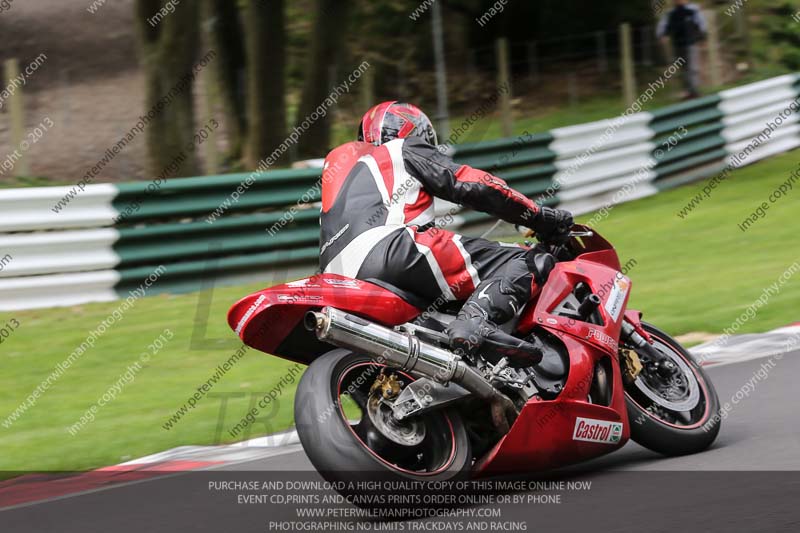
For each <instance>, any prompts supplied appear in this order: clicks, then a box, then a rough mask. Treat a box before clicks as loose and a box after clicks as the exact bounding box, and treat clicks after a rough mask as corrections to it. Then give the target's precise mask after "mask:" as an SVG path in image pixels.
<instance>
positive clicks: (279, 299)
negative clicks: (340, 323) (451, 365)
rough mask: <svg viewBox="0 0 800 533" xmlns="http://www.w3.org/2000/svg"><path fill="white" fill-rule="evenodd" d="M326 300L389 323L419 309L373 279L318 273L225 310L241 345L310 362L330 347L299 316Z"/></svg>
mask: <svg viewBox="0 0 800 533" xmlns="http://www.w3.org/2000/svg"><path fill="white" fill-rule="evenodd" d="M325 306H331V307H335V308H336V309H340V310H342V311H347V312H349V313H352V314H354V315H357V316H360V317H362V318H364V319H367V320H371V321H373V322H376V323H378V324H381V325H384V326H387V327H394V326H398V325H400V324H404V323H406V322H409V321H411V320H413V319H414V318H416V317H417V316H418V315H419V314H420V310H419V309H417V308H416V307H414V306H413V305H411V304H409V303H408V302H406V301H405V300H403V299H402V298H401V297H400V296H397V295H396V294H394V293H392V292H391V291H389V290H387V289H384V288H383V287H379V286H377V285H374V284H372V283H369V282H366V281H361V280H357V279H352V278H348V277H345V276H340V275H337V274H318V275H315V276H312V277H309V278H304V279H301V280H297V281H292V282H290V283H285V284H283V285H276V286H274V287H270V288H268V289H264V290H262V291H259V292H256V293H253V294H250V295H248V296H245V297H244V298H242V299H241V300H239V301H238V302H236V303H235V304H234V305H233V307H231V309H230V311H228V324H229V325H230V327H231V329H233V330H234V331H235V332H236V334H237V335H239V338H241V339H242V342H244V343H245V344H246V345H248V346H250V347H252V348H255V349H256V350H260V351H262V352H265V353H268V354H273V355H276V356H278V357H282V358H284V359H289V360H291V361H296V362H298V363H304V364H310V363H311V361H313V360H314V359H315V358H316V357H318V356H319V355H322V354H324V353H326V352H328V351H330V350H331V346H330V345H329V344H327V343H323V342H320V341H319V340H317V338H316V336H314V335H313V334H311V333H309V332H308V331H306V330H305V327H304V325H303V318H304V317H305V315H306V313H307V312H308V311H311V310H315V309H321V308H322V307H325Z"/></svg>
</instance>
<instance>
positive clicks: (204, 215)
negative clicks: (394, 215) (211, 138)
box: [0, 75, 800, 310]
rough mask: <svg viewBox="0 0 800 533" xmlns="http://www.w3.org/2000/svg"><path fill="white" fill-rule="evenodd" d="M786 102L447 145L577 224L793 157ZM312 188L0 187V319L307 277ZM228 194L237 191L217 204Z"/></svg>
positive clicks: (715, 106)
mask: <svg viewBox="0 0 800 533" xmlns="http://www.w3.org/2000/svg"><path fill="white" fill-rule="evenodd" d="M799 98H800V76H797V75H787V76H780V77H777V78H772V79H768V80H764V81H761V82H758V83H753V84H750V85H745V86H742V87H737V88H735V89H730V90H727V91H723V92H721V93H719V94H715V95H710V96H706V97H703V98H700V99H698V100H693V101H690V102H686V103H681V104H676V105H673V106H669V107H666V108H663V109H659V110H656V111H653V112H642V113H630V114H627V115H624V116H621V117H617V118H615V119H609V120H603V121H599V122H593V123H589V124H581V125H577V126H570V127H566V128H558V129H555V130H552V131H550V132H546V133H540V134H535V135H523V136H520V137H517V138H512V139H500V140H495V141H488V142H482V143H474V144H469V145H458V146H456V147H455V149H454V155H455V158H456V160H457V161H459V162H462V163H466V164H470V165H472V166H475V167H477V168H482V169H485V170H487V171H491V172H494V173H496V174H497V175H499V176H501V177H503V178H504V179H506V180H507V181H508V182H509V184H511V185H512V186H513V187H515V188H516V189H518V190H520V191H521V192H523V193H525V194H527V195H528V196H530V197H531V198H535V199H539V201H541V202H542V203H546V204H548V205H560V206H562V207H565V208H567V209H570V210H572V211H574V212H575V213H577V214H581V213H586V212H589V211H593V210H597V209H600V208H602V207H605V206H607V205H609V204H613V203H618V202H622V201H629V200H633V199H636V198H640V197H643V196H648V195H652V194H656V193H658V191H660V190H663V189H667V188H671V187H675V186H678V185H681V184H684V183H688V182H691V181H695V180H698V179H704V178H709V177H711V176H714V175H715V174H717V173H720V172H722V171H724V170H725V169H731V168H736V167H739V166H742V165H746V164H750V163H753V162H755V161H758V160H761V159H763V158H765V157H769V156H771V155H774V154H778V153H783V152H786V151H789V150H793V149H795V148H797V147H798V146H800V123H799V121H798V117H800V115H798V113H797V112H796V110H797V107H798V99H799ZM787 110H788V111H787ZM318 181H319V170H317V169H308V170H279V171H271V172H266V173H261V174H258V175H253V176H251V175H248V174H232V175H225V176H206V177H197V178H185V179H173V180H169V181H168V182H163V183H160V184H158V185H156V182H151V183H146V182H145V183H141V182H140V183H126V184H120V185H110V184H97V185H87V186H85V187H83V189H82V190H79V189H78V188H77V187H45V188H28V189H10V190H0V260H2V263H0V264H1V265H2V266H1V267H0V310H13V309H24V308H36V307H49V306H63V305H75V304H81V303H86V302H93V301H108V300H113V299H116V298H120V297H124V296H126V295H127V293H128V291H129V290H131V289H133V288H135V287H138V286H139V285H140V284H141V282H142V280H143V279H145V278H146V277H147V276H149V275H150V274H151V273H152V272H153V271H154V270H155V269H156V268H158V267H159V266H160V265H163V266H164V267H165V270H164V272H163V273H162V274H161V276H160V277H159V280H158V282H157V283H156V284H154V285H153V286H152V287H151V290H150V291H149V292H150V293H153V292H165V291H166V292H179V291H191V290H197V289H199V288H200V287H202V286H203V283H204V282H206V281H207V280H209V279H211V278H213V279H214V280H216V282H224V283H228V282H237V281H241V280H245V279H253V278H258V277H260V276H267V275H270V276H271V277H267V278H264V279H265V280H270V279H272V280H276V279H278V278H289V277H293V276H295V275H298V274H299V273H301V272H309V271H312V270H313V269H314V268H315V266H316V261H317V257H318V249H317V247H318V240H319V223H318V215H319V209H318V202H319V186H318ZM242 183H249V185H248V187H247V191H246V192H244V193H243V194H241V195H234V196H238V198H237V199H236V201H231V199H232V197H233V196H232V195H233V193H234V192H235V191H236V190H237V188H240V190H241V184H242ZM68 197H69V201H66V200H65V199H66V198H68ZM301 199H302V200H303V201H302V202H301V203H299V200H301ZM226 201H227V204H226ZM59 202H61V204H62V205H60V207H58V206H59ZM65 203H66V206H64V205H63V204H65ZM221 205H226V207H225V209H224V210H223V211H224V212H220V211H217V210H218V208H219V206H221ZM215 211H217V214H218V215H219V216H213V217H211V218H209V216H210V215H212V213H214V212H215ZM450 222H451V225H452V226H455V227H459V228H461V229H462V230H463V231H465V232H469V231H470V229H469V227H470V226H473V225H485V224H486V223H487V222H491V219H490V217H488V216H487V215H484V214H482V213H476V212H472V211H462V212H460V213H458V215H457V216H455V217H452V219H451V220H450ZM276 227H278V228H280V230H279V231H272V232H270V231H268V230H269V229H270V228H276Z"/></svg>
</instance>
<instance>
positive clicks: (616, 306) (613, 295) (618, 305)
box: [605, 272, 631, 322]
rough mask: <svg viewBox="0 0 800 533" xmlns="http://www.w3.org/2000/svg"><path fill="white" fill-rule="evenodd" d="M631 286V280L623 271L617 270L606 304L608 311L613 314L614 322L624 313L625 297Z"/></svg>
mask: <svg viewBox="0 0 800 533" xmlns="http://www.w3.org/2000/svg"><path fill="white" fill-rule="evenodd" d="M630 288H631V281H630V280H629V279H628V278H626V277H625V276H624V275H623V274H622V272H617V276H616V277H615V278H614V284H613V286H612V287H611V292H610V293H609V295H608V300H606V305H605V309H606V312H607V313H608V314H609V316H611V319H612V320H613V321H614V322H616V321H617V320H619V315H620V313H622V306H623V304H624V303H625V297H626V296H628V291H629V290H630Z"/></svg>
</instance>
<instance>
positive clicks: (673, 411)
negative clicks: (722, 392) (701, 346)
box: [625, 322, 721, 455]
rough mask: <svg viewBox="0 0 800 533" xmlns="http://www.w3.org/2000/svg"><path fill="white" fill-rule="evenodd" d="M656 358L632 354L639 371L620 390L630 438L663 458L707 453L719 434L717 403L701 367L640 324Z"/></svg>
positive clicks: (676, 345) (667, 339) (669, 339)
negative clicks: (628, 423)
mask: <svg viewBox="0 0 800 533" xmlns="http://www.w3.org/2000/svg"><path fill="white" fill-rule="evenodd" d="M642 326H643V327H644V329H645V330H646V331H647V333H649V334H650V336H651V337H652V338H653V347H654V348H655V351H656V352H657V355H658V357H657V358H653V357H651V355H652V354H647V353H644V352H643V351H640V350H636V353H637V355H638V356H639V359H640V360H641V362H642V365H643V368H642V371H641V372H640V373H639V375H638V376H637V377H636V380H635V381H634V382H632V383H627V384H626V385H625V403H626V406H627V410H628V418H629V419H630V426H631V438H632V439H633V440H634V441H635V442H637V443H639V444H641V445H642V446H644V447H645V448H649V449H651V450H653V451H655V452H658V453H661V454H664V455H686V454H691V453H697V452H700V451H703V450H705V449H706V448H708V447H709V446H710V445H711V444H712V443H713V442H714V440H715V439H716V438H717V434H718V433H719V430H720V423H721V417H720V416H719V398H718V397H717V391H716V390H715V389H714V385H713V384H712V383H711V380H710V379H709V378H708V375H707V374H706V372H705V370H704V369H703V367H702V366H701V365H700V364H699V363H698V362H697V361H696V360H695V359H694V357H692V355H691V354H690V353H689V352H688V351H687V350H686V349H685V348H683V346H681V345H680V343H679V342H678V341H676V340H675V339H673V338H672V337H670V336H669V335H667V334H666V333H664V332H663V331H661V330H660V329H658V328H656V327H655V326H653V325H651V324H647V323H645V322H643V323H642Z"/></svg>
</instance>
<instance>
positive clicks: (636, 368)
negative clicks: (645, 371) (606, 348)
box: [619, 349, 643, 384]
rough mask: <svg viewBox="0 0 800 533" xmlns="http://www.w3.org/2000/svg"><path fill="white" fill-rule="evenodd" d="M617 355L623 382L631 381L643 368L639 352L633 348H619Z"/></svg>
mask: <svg viewBox="0 0 800 533" xmlns="http://www.w3.org/2000/svg"><path fill="white" fill-rule="evenodd" d="M619 355H620V357H619V359H620V363H621V364H622V377H623V378H624V379H625V383H629V384H630V383H633V382H634V381H636V378H637V377H639V374H640V373H641V372H642V368H643V367H642V361H641V360H640V359H639V354H637V353H636V352H635V351H633V350H626V349H621V350H620V351H619Z"/></svg>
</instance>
